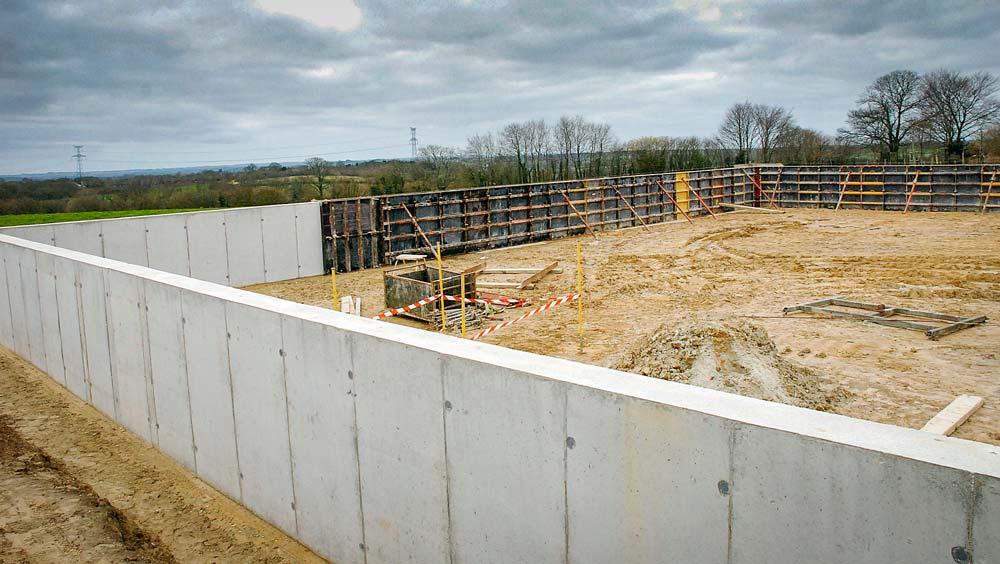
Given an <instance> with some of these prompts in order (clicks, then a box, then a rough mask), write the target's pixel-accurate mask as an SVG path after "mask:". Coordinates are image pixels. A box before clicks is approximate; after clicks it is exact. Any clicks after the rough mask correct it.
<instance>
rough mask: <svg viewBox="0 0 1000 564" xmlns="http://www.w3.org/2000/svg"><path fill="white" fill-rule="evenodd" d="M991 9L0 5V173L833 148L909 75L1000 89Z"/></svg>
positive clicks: (996, 21)
mask: <svg viewBox="0 0 1000 564" xmlns="http://www.w3.org/2000/svg"><path fill="white" fill-rule="evenodd" d="M998 39H1000V1H997V0H982V1H973V0H969V1H963V0H949V1H945V2H942V1H941V0H934V1H930V0H928V1H898V0H897V1H893V0H872V1H851V0H830V1H823V0H810V1H803V2H788V1H783V2H776V1H763V0H760V1H745V2H744V1H728V0H727V1H719V2H702V1H698V0H673V2H667V1H662V2H640V1H635V0H619V1H610V0H609V1H586V0H574V1H549V2H540V1H528V0H522V1H511V2H505V1H500V0H487V1H478V0H465V1H455V2H437V1H426V2H416V1H409V2H392V1H389V0H375V1H366V0H357V1H352V0H245V1H241V0H229V1H227V0H200V1H198V0H196V1H170V0H162V1H153V0H143V1H136V0H75V1H73V2H48V1H45V0H0V173H8V174H9V173H22V172H43V171H62V170H71V169H72V168H73V166H74V165H73V162H72V161H71V160H70V158H69V157H70V154H71V153H72V145H74V144H82V145H84V146H85V149H84V152H85V153H86V154H87V155H88V158H87V161H86V165H85V166H86V167H87V168H88V169H90V170H114V169H129V168H154V167H172V166H188V165H191V166H205V167H206V168H212V167H213V166H218V165H222V164H234V163H237V162H247V161H251V160H252V161H257V162H269V161H273V160H278V161H282V160H283V161H293V160H303V159H304V158H306V157H309V156H322V157H324V158H327V159H329V160H339V159H347V158H356V159H363V158H373V157H402V156H408V155H409V152H410V150H409V146H408V140H409V127H411V126H414V127H417V135H418V138H419V140H420V143H421V144H431V143H434V144H441V145H452V146H456V147H462V146H464V145H465V139H466V138H467V136H469V135H471V134H473V133H477V132H484V131H487V130H491V129H495V128H498V127H499V126H501V125H503V124H504V123H507V122H510V121H516V120H525V119H533V118H544V119H546V120H550V121H552V120H555V119H558V117H559V116H560V115H564V114H568V115H574V114H581V115H584V116H586V117H588V118H590V119H592V120H597V121H604V122H607V123H609V124H611V126H612V128H613V130H614V132H615V134H616V135H617V136H618V138H619V139H622V140H627V139H631V138H634V137H639V136H646V135H671V136H682V135H711V134H713V133H714V132H715V131H716V129H717V127H718V124H719V121H720V120H721V118H722V115H723V113H724V112H725V109H726V107H727V106H728V105H729V104H731V103H733V102H735V101H743V100H751V101H754V102H761V103H768V104H780V105H784V106H786V107H788V108H790V109H792V111H793V112H794V114H795V116H796V118H797V120H798V122H799V124H800V125H803V126H806V127H812V128H816V129H819V130H822V131H825V132H828V133H833V132H835V131H836V129H837V127H839V126H840V125H842V123H843V120H844V115H845V113H846V112H847V110H848V109H849V108H850V107H851V106H852V103H853V101H854V100H855V99H856V98H857V96H858V94H859V93H860V92H861V91H862V89H863V88H864V86H865V85H866V84H868V83H869V82H871V80H872V79H874V78H876V77H877V76H878V75H880V74H883V73H886V72H888V71H891V70H894V69H899V68H910V69H913V70H916V71H918V72H923V71H929V70H935V69H938V68H941V67H948V68H954V69H958V70H963V71H974V70H986V71H990V72H993V73H998V74H1000V56H998V51H997V45H998Z"/></svg>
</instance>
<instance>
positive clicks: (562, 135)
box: [552, 116, 583, 178]
mask: <svg viewBox="0 0 1000 564" xmlns="http://www.w3.org/2000/svg"><path fill="white" fill-rule="evenodd" d="M582 123H583V118H582V117H580V116H576V117H572V118H571V117H569V116H562V117H561V118H559V121H558V122H556V124H555V126H554V127H553V131H552V142H553V145H554V146H555V150H556V152H557V153H558V155H559V166H558V167H557V168H558V173H557V174H558V177H559V178H570V171H571V169H572V168H573V167H572V165H571V163H572V162H573V149H574V147H575V146H576V139H577V137H578V136H579V130H580V126H581V125H582Z"/></svg>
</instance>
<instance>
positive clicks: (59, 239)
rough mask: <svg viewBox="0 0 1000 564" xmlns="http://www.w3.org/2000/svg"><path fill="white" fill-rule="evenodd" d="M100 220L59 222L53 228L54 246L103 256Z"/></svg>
mask: <svg viewBox="0 0 1000 564" xmlns="http://www.w3.org/2000/svg"><path fill="white" fill-rule="evenodd" d="M102 224H103V222H102V221H81V222H73V223H60V224H58V225H55V226H53V227H54V228H55V230H56V231H55V239H56V243H55V246H57V247H62V248H63V249H70V250H72V251H80V252H81V253H87V254H88V255H93V256H95V257H103V256H104V244H103V242H102V241H101V226H102Z"/></svg>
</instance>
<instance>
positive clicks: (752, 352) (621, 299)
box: [247, 210, 1000, 444]
mask: <svg viewBox="0 0 1000 564" xmlns="http://www.w3.org/2000/svg"><path fill="white" fill-rule="evenodd" d="M578 241H580V242H581V243H582V250H583V271H584V279H585V282H584V291H585V301H584V317H585V322H584V328H585V338H584V344H583V347H582V348H581V347H580V344H579V340H578V336H577V310H576V305H575V304H570V305H564V306H560V307H557V308H554V309H552V310H549V311H546V312H544V313H541V314H539V315H537V316H535V317H532V318H530V319H528V320H526V321H523V322H521V323H518V324H516V325H513V326H511V327H508V328H506V329H504V330H502V331H499V332H497V333H494V334H493V335H490V336H488V337H486V338H484V339H483V340H484V341H485V342H489V343H494V344H497V345H501V346H505V347H510V348H513V349H519V350H525V351H530V352H535V353H541V354H547V355H551V356H557V357H562V358H567V359H572V360H577V361H581V362H587V363H590V364H597V365H602V366H609V367H618V368H620V369H623V370H629V371H634V372H637V373H640V374H646V375H648V376H650V377H657V378H669V379H672V380H678V381H682V382H688V383H691V384H695V385H701V386H707V387H712V388H716V389H720V390H723V391H730V392H734V393H740V394H744V395H749V396H754V397H760V398H763V399H768V400H773V401H781V402H785V403H791V404H795V405H800V406H803V407H809V408H814V409H822V410H826V411H831V412H834V413H840V414H843V415H848V416H852V417H858V418H861V419H868V420H872V421H878V422H883V423H891V424H896V425H902V426H905V427H912V428H920V427H922V426H923V425H924V423H926V422H927V421H928V420H929V419H930V418H931V417H933V416H934V414H936V413H937V412H938V411H939V410H941V409H942V408H944V407H945V406H946V405H947V404H948V403H949V402H951V400H952V399H954V398H955V396H957V395H960V394H971V395H978V396H982V397H983V398H984V400H985V405H984V406H983V407H982V408H981V409H980V410H979V411H978V412H976V413H975V414H974V415H973V416H972V417H971V418H970V419H969V420H968V422H966V423H965V424H964V425H962V426H961V427H960V428H959V429H958V430H957V431H956V432H955V434H954V436H957V437H961V438H965V439H972V440H977V441H982V442H987V443H992V444H1000V379H997V374H998V372H1000V359H998V357H997V355H998V354H1000V325H998V324H997V320H1000V214H990V215H985V216H984V215H980V214H974V213H909V214H906V215H903V214H900V213H892V212H874V211H860V210H849V211H848V210H840V211H834V210H787V212H786V213H785V214H783V215H765V214H758V213H729V214H724V215H720V216H719V220H717V221H716V220H713V219H711V218H698V219H695V221H694V224H688V223H686V222H675V223H670V224H661V225H655V226H651V227H650V228H649V229H648V230H643V229H628V230H619V231H611V232H603V233H598V239H597V240H595V239H594V238H592V237H590V236H585V237H583V238H567V239H560V240H556V241H551V242H547V243H543V244H535V245H525V246H521V247H511V248H506V249H496V250H490V251H486V252H482V253H473V254H468V255H461V256H455V257H446V260H445V268H448V269H452V270H455V269H460V268H465V267H468V266H471V265H474V264H477V263H480V262H482V261H484V260H485V261H486V262H487V263H488V265H489V266H490V267H494V268H495V267H501V266H506V267H522V268H523V267H542V266H544V265H546V264H548V263H549V262H551V261H553V260H558V261H560V265H561V266H562V267H563V272H562V273H559V274H551V275H549V276H548V277H547V278H545V279H544V280H542V281H541V282H540V283H539V284H538V285H537V286H536V287H535V288H534V289H533V290H528V291H508V292H507V294H508V295H511V296H527V297H531V298H533V299H534V300H535V303H536V304H538V303H544V300H545V299H546V298H548V297H554V296H560V295H565V294H571V293H574V292H575V289H576V250H577V242H578ZM489 278H490V279H492V280H511V279H515V278H517V277H516V276H512V277H511V276H508V277H505V276H490V277H489ZM330 284H331V282H330V278H329V277H328V276H319V277H313V278H303V279H299V280H292V281H288V282H278V283H271V284H261V285H257V286H252V287H249V288H247V289H249V290H252V291H256V292H260V293H264V294H269V295H273V296H277V297H281V298H285V299H288V300H292V301H297V302H301V303H307V304H313V305H317V306H321V307H327V308H330V307H332V302H333V299H332V291H331V287H330ZM338 286H339V290H340V295H341V296H343V295H348V294H350V295H355V296H361V297H362V298H363V307H362V314H363V315H367V316H370V315H375V314H376V313H379V312H380V311H381V310H383V309H384V298H383V286H382V270H380V269H373V270H368V271H360V272H353V273H349V274H341V275H339V276H338ZM832 296H844V297H845V298H848V299H854V300H858V301H866V302H871V303H877V304H887V305H890V306H898V307H907V308H911V309H922V310H930V311H937V312H940V313H950V314H954V315H963V316H973V315H986V316H988V317H989V318H990V320H989V321H988V322H987V324H986V325H983V326H979V327H974V328H971V329H968V330H965V331H961V332H958V333H955V334H952V335H949V336H946V337H943V338H942V339H940V340H939V341H931V340H929V339H928V338H927V337H926V336H924V335H923V334H922V333H919V332H916V331H907V330H904V329H896V328H892V327H885V326H879V325H872V324H866V323H862V322H858V321H853V320H846V319H828V318H817V317H809V316H805V315H795V316H783V315H782V308H783V307H785V306H790V305H794V304H797V303H804V302H809V301H814V300H818V299H822V298H825V297H832ZM522 312H523V310H519V309H511V310H508V311H507V312H505V313H503V314H499V315H495V316H494V320H493V321H491V323H495V322H496V321H497V320H505V319H511V318H513V317H515V316H516V315H519V314H520V313H522ZM389 322H396V323H405V324H408V325H414V326H418V327H419V326H423V324H422V323H420V322H416V321H412V320H396V318H393V320H391V321H389ZM457 330H458V328H457V327H449V332H450V333H453V334H455V333H457Z"/></svg>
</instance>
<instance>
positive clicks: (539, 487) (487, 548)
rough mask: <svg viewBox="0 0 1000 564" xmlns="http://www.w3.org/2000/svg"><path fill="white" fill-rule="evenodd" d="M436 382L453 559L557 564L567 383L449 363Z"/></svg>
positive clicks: (562, 539) (562, 531) (562, 546)
mask: <svg viewBox="0 0 1000 564" xmlns="http://www.w3.org/2000/svg"><path fill="white" fill-rule="evenodd" d="M444 378H445V382H444V394H445V395H444V397H445V403H444V405H445V422H446V427H445V437H446V440H447V450H448V492H449V493H448V500H449V506H450V515H451V546H452V557H453V559H454V561H455V562H511V563H514V562H522V563H526V564H527V563H534V562H562V561H563V560H564V558H565V555H566V503H565V500H566V479H565V478H566V458H565V457H566V444H567V443H566V390H567V388H568V387H569V386H568V385H566V384H563V383H560V382H555V381H552V380H545V379H542V378H538V377H537V376H528V375H524V374H519V373H517V372H513V371H510V370H505V369H503V368H499V367H497V366H492V365H489V364H486V363H480V362H473V361H470V360H464V359H457V358H446V359H445V361H444ZM498 398H503V400H502V401H498Z"/></svg>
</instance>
